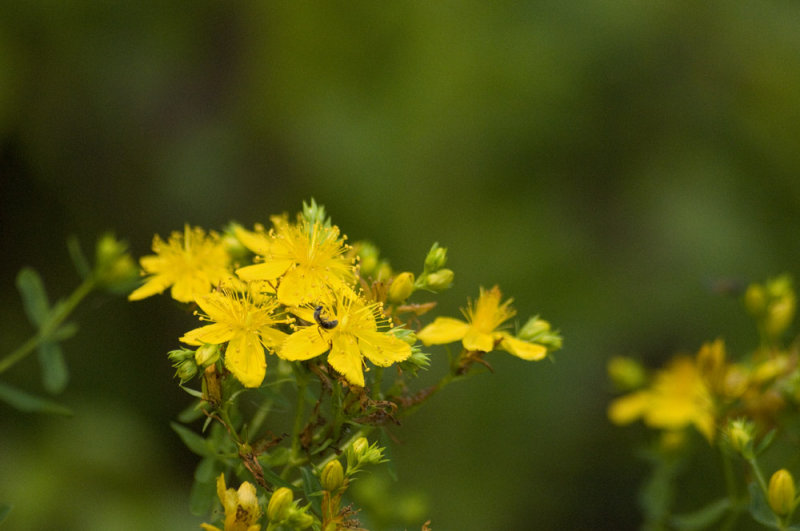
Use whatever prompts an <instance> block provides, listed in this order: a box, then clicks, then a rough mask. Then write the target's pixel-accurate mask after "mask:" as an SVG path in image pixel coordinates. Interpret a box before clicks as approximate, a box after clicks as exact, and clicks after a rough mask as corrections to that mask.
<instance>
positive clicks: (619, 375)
mask: <svg viewBox="0 0 800 531" xmlns="http://www.w3.org/2000/svg"><path fill="white" fill-rule="evenodd" d="M607 369H608V377H609V378H610V379H611V382H612V383H613V384H614V386H615V387H616V388H617V389H619V390H621V391H630V390H631V389H637V388H639V387H641V386H643V385H644V384H645V382H646V381H647V375H646V374H645V370H644V367H642V364H641V363H639V362H638V361H636V360H634V359H632V358H628V357H625V356H614V357H613V358H611V359H610V360H609V361H608V367H607Z"/></svg>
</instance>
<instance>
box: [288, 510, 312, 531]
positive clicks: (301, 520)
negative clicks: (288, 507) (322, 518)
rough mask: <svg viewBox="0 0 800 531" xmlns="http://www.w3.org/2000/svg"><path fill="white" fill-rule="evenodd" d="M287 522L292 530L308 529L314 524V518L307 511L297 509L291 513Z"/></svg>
mask: <svg viewBox="0 0 800 531" xmlns="http://www.w3.org/2000/svg"><path fill="white" fill-rule="evenodd" d="M287 521H288V524H289V525H290V526H291V528H292V529H306V528H309V527H311V525H312V524H313V523H314V517H313V516H311V515H310V514H308V513H307V512H305V510H302V509H297V510H294V511H290V514H289V517H288V518H287Z"/></svg>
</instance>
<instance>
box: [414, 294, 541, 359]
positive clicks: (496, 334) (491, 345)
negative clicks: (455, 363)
mask: <svg viewBox="0 0 800 531" xmlns="http://www.w3.org/2000/svg"><path fill="white" fill-rule="evenodd" d="M501 299H502V294H501V293H500V288H498V287H497V286H495V287H493V288H492V289H490V290H488V291H486V290H484V289H483V288H481V292H480V296H479V297H478V300H477V302H475V304H474V305H473V304H472V303H471V302H470V303H469V305H468V307H467V309H466V310H463V309H462V310H461V312H462V313H463V314H464V316H465V317H466V318H467V320H466V322H465V321H462V320H460V319H453V318H451V317H437V318H436V319H435V320H434V321H433V322H432V323H431V324H429V325H428V326H426V327H425V328H423V329H422V330H420V332H419V333H418V334H417V337H418V338H419V339H420V341H422V342H423V343H424V344H425V345H441V344H444V343H452V342H454V341H458V340H461V343H462V344H463V345H464V348H465V349H467V350H473V351H480V352H490V351H492V350H494V349H495V348H497V347H499V348H501V349H503V350H505V351H507V352H510V353H511V354H513V355H514V356H517V357H518V358H522V359H524V360H540V359H542V358H544V357H545V355H546V354H547V348H546V347H544V346H543V345H539V344H536V343H529V342H527V341H523V340H521V339H518V338H516V337H514V336H512V335H511V334H509V333H508V332H506V331H503V330H501V329H500V328H501V326H502V324H503V323H504V322H506V321H507V320H509V319H510V318H512V317H513V316H514V315H516V313H517V312H516V310H514V309H513V308H511V302H512V300H513V299H508V300H507V301H505V302H503V303H501V302H500V300H501Z"/></svg>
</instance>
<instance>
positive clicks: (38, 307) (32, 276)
mask: <svg viewBox="0 0 800 531" xmlns="http://www.w3.org/2000/svg"><path fill="white" fill-rule="evenodd" d="M17 289H18V290H19V294H20V296H21V297H22V305H23V307H24V308H25V314H26V315H27V316H28V320H29V321H30V322H31V324H33V325H34V326H36V327H37V328H41V326H42V325H43V324H44V323H45V322H47V318H48V317H49V315H50V304H49V303H48V302H47V292H45V290H44V282H42V277H40V276H39V273H37V272H36V270H35V269H33V268H31V267H23V268H22V269H20V271H19V273H18V274H17Z"/></svg>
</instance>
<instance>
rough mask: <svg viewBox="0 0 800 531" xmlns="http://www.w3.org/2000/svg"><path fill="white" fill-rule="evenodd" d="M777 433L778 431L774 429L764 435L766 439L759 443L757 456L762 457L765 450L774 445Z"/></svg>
mask: <svg viewBox="0 0 800 531" xmlns="http://www.w3.org/2000/svg"><path fill="white" fill-rule="evenodd" d="M777 433H778V430H776V429H774V428H773V429H771V430H769V432H767V434H766V435H764V438H763V439H761V442H760V443H758V447H757V448H756V452H755V453H756V455H757V456H758V455H761V453H762V452H763V451H764V450H766V449H767V448H769V446H770V445H771V444H772V441H774V440H775V434H777Z"/></svg>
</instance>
